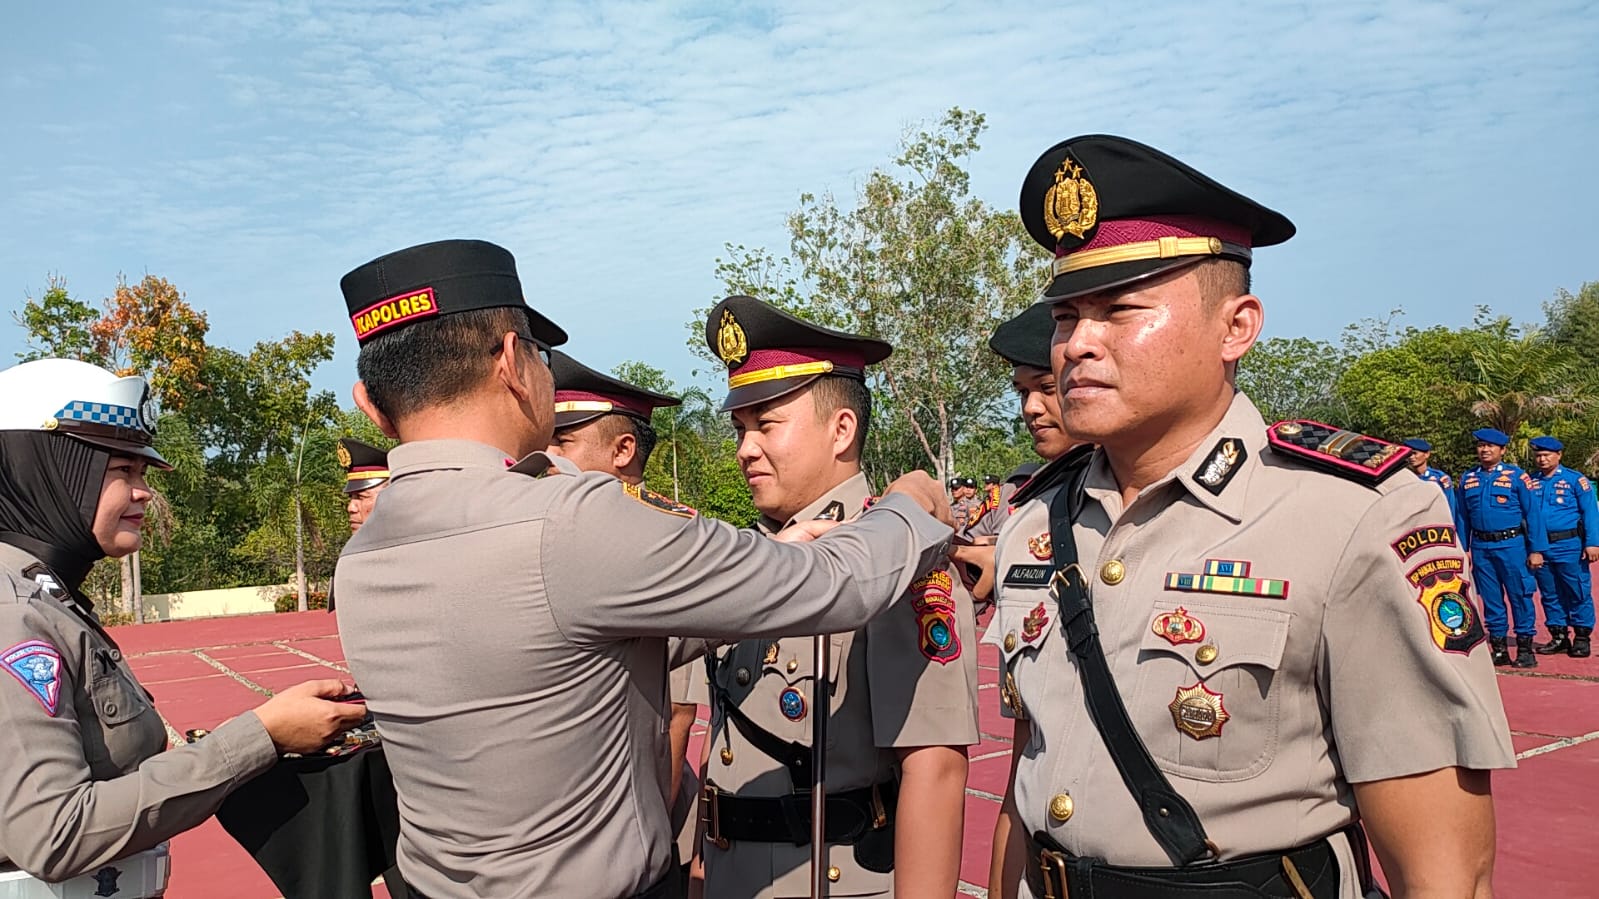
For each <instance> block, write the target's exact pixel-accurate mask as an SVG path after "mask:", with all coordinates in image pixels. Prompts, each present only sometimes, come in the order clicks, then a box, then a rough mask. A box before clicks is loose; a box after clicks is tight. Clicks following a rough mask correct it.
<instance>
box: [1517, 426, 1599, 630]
mask: <svg viewBox="0 0 1599 899" xmlns="http://www.w3.org/2000/svg"><path fill="white" fill-rule="evenodd" d="M1564 449H1565V445H1564V444H1562V443H1561V442H1560V441H1559V440H1556V439H1555V438H1553V437H1549V436H1544V437H1534V438H1533V439H1532V450H1533V455H1532V461H1533V465H1534V466H1535V470H1534V471H1533V473H1532V477H1533V480H1535V481H1537V482H1538V494H1539V496H1538V500H1539V502H1538V510H1539V514H1538V517H1539V518H1540V519H1541V520H1542V522H1543V528H1544V531H1545V537H1546V539H1547V540H1548V543H1549V548H1548V550H1546V551H1545V552H1544V553H1543V555H1542V557H1541V561H1540V558H1539V557H1538V556H1536V555H1535V556H1534V557H1533V559H1532V561H1531V564H1532V573H1533V576H1534V577H1535V578H1537V580H1538V595H1539V597H1540V598H1541V599H1542V600H1543V618H1544V624H1546V625H1548V627H1549V636H1550V640H1549V642H1548V643H1545V644H1543V645H1542V646H1539V647H1537V649H1536V650H1535V651H1536V652H1537V653H1539V654H1540V655H1553V654H1555V653H1559V652H1563V653H1566V654H1567V655H1569V656H1572V657H1573V658H1579V659H1581V658H1587V657H1588V653H1589V637H1590V636H1591V635H1592V634H1593V594H1592V593H1591V592H1590V584H1589V578H1588V564H1589V563H1590V562H1594V561H1599V504H1596V503H1595V501H1594V495H1593V489H1592V488H1593V485H1592V483H1590V482H1589V481H1588V479H1587V478H1585V477H1583V476H1582V475H1581V474H1579V473H1577V472H1575V471H1572V470H1571V469H1569V468H1567V467H1565V466H1564V465H1561V464H1560V453H1561V451H1562V450H1564ZM1568 625H1569V626H1570V627H1571V631H1572V633H1573V634H1574V636H1568V635H1567V632H1566V628H1567V626H1568Z"/></svg>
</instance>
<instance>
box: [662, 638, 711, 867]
mask: <svg viewBox="0 0 1599 899" xmlns="http://www.w3.org/2000/svg"><path fill="white" fill-rule="evenodd" d="M668 681H669V685H668V686H669V689H670V691H671V697H672V703H673V704H674V705H693V706H696V707H698V706H705V705H710V702H711V700H710V696H709V695H708V694H709V691H708V689H707V687H706V683H705V661H704V659H698V660H695V661H692V662H688V663H686V664H683V665H679V666H677V667H676V668H673V669H672V671H671V674H670V675H669V677H668ZM695 714H698V712H697V711H696V713H695ZM689 733H690V735H691V736H692V734H693V728H690V729H689ZM693 749H694V748H693V746H690V747H689V754H688V755H687V756H685V757H684V759H683V773H682V777H681V778H680V780H679V781H678V789H677V802H676V803H674V804H673V805H672V830H673V831H674V832H675V833H676V834H677V838H676V842H677V858H678V861H680V862H683V863H685V864H687V863H688V861H689V859H691V858H693V857H694V831H695V827H696V825H697V824H698V823H699V822H698V819H697V818H696V817H695V815H694V809H695V807H696V805H697V803H698V799H699V793H700V759H699V756H698V755H695V754H694V752H693Z"/></svg>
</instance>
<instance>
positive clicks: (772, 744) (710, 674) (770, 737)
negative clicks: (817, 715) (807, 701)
mask: <svg viewBox="0 0 1599 899" xmlns="http://www.w3.org/2000/svg"><path fill="white" fill-rule="evenodd" d="M719 664H720V661H719V660H718V659H717V657H716V650H714V649H713V650H710V651H708V652H706V653H705V676H706V679H707V680H709V681H710V684H711V699H712V701H713V702H715V703H716V707H717V708H719V709H721V710H722V714H723V715H726V716H727V720H729V721H731V722H733V726H734V727H737V728H738V732H739V733H741V734H743V735H744V739H746V740H748V741H749V742H750V745H751V746H754V747H755V748H756V749H758V750H760V752H761V754H762V755H764V756H766V757H767V758H769V759H771V760H773V761H775V762H778V763H780V764H781V765H782V766H783V767H784V768H787V769H788V778H789V780H790V781H791V784H792V786H793V788H794V789H795V790H796V791H798V790H801V789H810V786H811V747H809V746H806V745H805V744H804V743H800V742H797V741H795V740H785V739H783V738H782V737H779V736H777V735H776V734H774V733H772V732H771V731H769V730H767V729H765V728H763V727H761V726H760V725H759V724H756V723H755V722H754V721H751V720H750V717H749V716H748V715H746V714H744V712H743V710H742V709H740V708H739V707H738V703H736V702H734V701H733V697H732V696H730V695H729V694H728V692H727V688H726V687H723V686H722V683H721V681H720V680H718V679H717V676H716V669H717V666H718V665H719Z"/></svg>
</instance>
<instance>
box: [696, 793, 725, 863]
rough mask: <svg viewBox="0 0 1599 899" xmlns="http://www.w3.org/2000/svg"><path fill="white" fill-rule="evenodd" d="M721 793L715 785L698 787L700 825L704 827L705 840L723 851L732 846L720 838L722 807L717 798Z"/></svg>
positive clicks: (723, 838) (722, 837)
mask: <svg viewBox="0 0 1599 899" xmlns="http://www.w3.org/2000/svg"><path fill="white" fill-rule="evenodd" d="M720 792H721V791H719V790H717V789H716V785H715V784H705V785H704V786H702V787H700V800H701V805H700V823H701V824H703V825H705V840H706V842H708V843H710V844H711V845H713V846H715V847H716V848H718V849H721V850H723V851H726V850H727V847H728V846H730V845H732V844H731V843H729V842H728V839H727V837H724V836H722V806H721V803H720V802H719V801H718V799H717V797H718V795H719V794H720Z"/></svg>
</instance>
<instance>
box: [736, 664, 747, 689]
mask: <svg viewBox="0 0 1599 899" xmlns="http://www.w3.org/2000/svg"><path fill="white" fill-rule="evenodd" d="M733 679H734V680H736V681H738V685H739V686H740V687H742V686H745V685H746V684H748V683H749V682H750V670H749V669H748V668H740V669H738V672H737V673H735V674H734V675H733Z"/></svg>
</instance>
